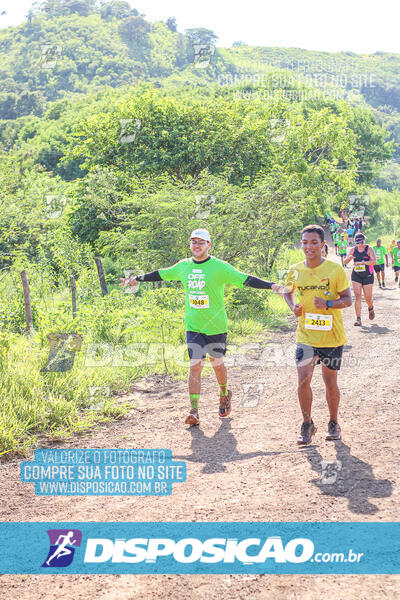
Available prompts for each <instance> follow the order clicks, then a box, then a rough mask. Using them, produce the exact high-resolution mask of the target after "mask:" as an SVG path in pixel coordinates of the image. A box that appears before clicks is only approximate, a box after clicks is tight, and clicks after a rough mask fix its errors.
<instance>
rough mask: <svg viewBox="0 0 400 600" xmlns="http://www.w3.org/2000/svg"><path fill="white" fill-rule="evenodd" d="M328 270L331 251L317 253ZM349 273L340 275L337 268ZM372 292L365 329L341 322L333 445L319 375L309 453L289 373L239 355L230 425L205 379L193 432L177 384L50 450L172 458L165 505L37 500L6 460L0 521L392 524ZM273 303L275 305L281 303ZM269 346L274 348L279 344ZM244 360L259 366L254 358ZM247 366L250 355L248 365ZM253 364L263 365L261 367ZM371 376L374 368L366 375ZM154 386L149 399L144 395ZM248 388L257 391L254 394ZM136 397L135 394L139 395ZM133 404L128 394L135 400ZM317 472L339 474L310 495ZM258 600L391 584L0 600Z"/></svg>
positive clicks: (188, 581)
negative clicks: (174, 474)
mask: <svg viewBox="0 0 400 600" xmlns="http://www.w3.org/2000/svg"><path fill="white" fill-rule="evenodd" d="M329 258H330V259H332V249H331V250H330V257H329ZM347 272H348V274H349V275H350V269H348V270H347ZM387 279H388V282H387V283H388V287H387V289H386V290H380V289H378V286H377V285H376V284H375V291H374V294H375V309H376V319H375V321H373V322H370V321H368V320H367V315H366V313H367V308H366V305H365V303H363V309H362V310H363V317H364V318H363V322H364V324H365V325H364V326H363V327H362V328H355V327H354V326H353V322H354V308H353V307H351V308H348V309H346V310H345V311H343V313H344V321H345V327H346V333H347V337H348V343H347V345H346V352H345V355H344V356H345V359H344V365H343V367H342V370H341V371H340V375H339V381H340V387H341V391H342V397H341V408H340V419H339V420H340V423H341V426H342V434H343V441H342V442H338V443H336V445H335V444H334V443H332V442H326V441H325V439H324V433H325V429H326V425H327V421H328V418H327V417H328V413H327V407H326V402H325V399H324V393H323V384H322V379H321V371H320V368H319V367H317V368H316V371H315V374H314V385H313V389H314V408H313V418H314V422H315V423H316V425H317V427H318V432H317V435H316V437H315V438H314V439H315V442H314V444H313V445H311V446H310V447H308V448H298V447H297V445H296V438H297V435H298V432H299V427H300V424H301V416H300V411H299V408H298V405H297V396H296V370H295V368H294V364H293V363H291V362H290V361H287V360H286V361H283V362H286V364H281V363H282V361H279V360H275V363H274V362H271V353H270V352H269V353H268V352H265V351H264V353H261V352H259V353H258V354H257V353H254V352H253V353H252V354H251V359H249V360H248V361H247V364H245V363H243V360H242V364H240V363H239V362H238V364H237V365H236V366H234V367H231V368H230V369H229V384H230V387H231V388H232V390H233V392H234V396H233V410H232V417H231V418H228V419H226V420H224V421H221V420H220V419H219V417H218V414H217V402H218V400H217V398H218V394H217V384H216V381H215V380H214V378H213V377H209V378H207V379H205V380H204V382H203V387H202V395H201V399H200V407H201V409H200V411H201V412H200V415H201V425H200V428H191V429H187V428H186V426H185V425H184V423H183V421H184V417H185V414H186V410H187V406H188V400H187V390H186V383H184V382H178V383H173V384H170V385H169V386H168V387H166V388H160V387H158V388H157V386H154V383H153V384H152V383H151V382H150V381H149V382H148V383H147V384H146V386H143V384H142V385H141V386H139V387H140V388H141V390H142V391H141V392H140V401H139V409H138V410H137V409H135V410H132V411H131V413H130V414H129V415H128V416H127V417H126V418H125V419H123V420H122V421H120V422H115V423H112V424H109V425H105V426H101V427H100V428H99V429H98V430H96V431H94V432H92V433H91V434H90V435H88V436H86V437H76V438H75V439H73V440H70V441H69V443H68V444H65V443H63V444H61V447H68V446H69V447H71V448H74V447H81V448H91V447H92V448H96V447H97V448H101V447H105V448H171V449H172V452H173V455H174V457H175V458H178V457H179V458H181V459H185V460H187V482H186V483H184V484H174V490H173V493H172V495H171V496H169V497H162V498H159V497H136V498H135V497H128V498H117V497H103V498H102V497H98V498H96V497H80V498H71V497H47V498H46V497H38V496H35V495H34V493H33V486H32V485H31V484H23V483H21V482H20V481H19V461H17V460H14V461H11V462H8V463H5V464H3V465H1V467H0V468H1V474H2V477H1V482H0V494H1V499H2V502H1V507H0V513H1V514H0V517H1V520H2V521H9V520H12V521H136V520H138V521H230V520H231V521H397V520H398V517H399V506H400V497H399V485H398V481H399V418H398V415H399V410H398V404H399V400H400V398H399V396H400V392H399V390H400V374H399V368H398V360H396V358H395V357H396V356H397V357H398V356H399V351H400V302H399V298H400V289H399V288H395V287H394V283H393V281H394V276H393V271H392V270H391V269H388V270H387ZM282 301H283V300H282ZM294 328H295V319H292V320H291V330H290V331H288V332H285V333H280V334H277V335H273V336H272V337H269V338H268V339H267V336H266V338H265V342H264V343H265V344H268V343H270V342H271V341H272V342H274V343H276V348H277V350H276V351H274V352H273V353H272V356H275V358H276V356H279V355H280V354H279V353H282V352H283V354H284V353H285V352H287V350H288V348H290V347H293V343H294V341H295V338H294ZM279 344H282V346H279ZM257 356H259V358H258V359H257ZM249 357H250V355H249ZM265 357H267V358H268V357H269V358H270V360H269V361H266V360H265ZM372 367H375V369H374V370H373V369H372ZM254 383H259V384H263V385H264V388H263V391H262V394H261V397H260V401H259V403H258V405H257V406H255V407H250V406H246V402H244V403H243V387H242V386H243V384H244V385H248V384H254ZM151 385H153V387H149V386H151ZM259 389H260V388H259ZM143 390H145V391H143ZM134 395H135V396H136V395H137V390H136V391H135V392H134ZM321 460H326V461H330V462H333V461H336V460H340V461H341V463H342V468H341V471H340V473H339V475H338V479H337V481H336V483H335V484H330V485H323V484H322V483H321V481H322V480H321V469H322V467H321ZM60 595H62V596H63V597H69V598H74V599H76V600H78V599H88V598H99V599H104V600H105V599H113V598H119V599H121V600H125V599H136V598H145V599H153V598H169V597H170V598H174V599H175V598H177V599H180V598H182V599H183V598H185V599H187V598H194V599H197V598H199V599H210V598H211V599H214V598H215V599H217V598H218V599H219V600H220V599H225V598H235V599H236V598H256V599H259V598H266V599H267V598H268V599H281V598H282V599H288V600H289V599H292V600H295V599H297V598H299V599H300V598H301V600H308V599H317V598H324V600H330V599H332V600H333V599H335V600H350V599H353V598H354V599H356V598H357V599H358V600H362V599H367V598H368V600H369V599H370V598H374V599H380V598H390V599H394V598H400V576H392V575H390V576H389V575H388V576H365V575H364V576H350V575H347V576H333V575H331V576H304V575H301V576H300V575H299V576H294V575H279V576H276V575H275V576H270V575H261V576H260V575H234V576H229V575H221V576H220V575H214V576H212V577H210V576H206V575H198V576H189V575H185V576H184V575H158V576H150V575H141V576H137V575H136V576H133V575H120V576H112V575H96V576H88V575H80V576H78V575H69V576H63V575H53V576H50V575H47V576H46V577H42V576H32V575H30V576H17V575H14V576H9V575H6V576H2V577H0V597H1V598H5V597H11V598H16V597H18V598H19V599H20V600H22V599H25V598H27V599H28V598H29V599H32V600H36V599H53V598H54V599H55V598H59V597H60Z"/></svg>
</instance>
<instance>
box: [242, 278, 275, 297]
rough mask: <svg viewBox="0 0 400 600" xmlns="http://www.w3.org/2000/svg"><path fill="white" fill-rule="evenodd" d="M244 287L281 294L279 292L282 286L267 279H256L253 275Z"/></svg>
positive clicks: (245, 282)
mask: <svg viewBox="0 0 400 600" xmlns="http://www.w3.org/2000/svg"><path fill="white" fill-rule="evenodd" d="M243 285H247V286H248V287H252V288H257V289H259V290H273V291H274V292H277V293H279V290H280V288H281V287H282V286H280V285H277V284H276V283H274V282H273V281H265V279H260V278H259V277H254V276H253V275H249V276H248V277H247V279H246V281H244V283H243Z"/></svg>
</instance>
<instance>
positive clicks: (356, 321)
mask: <svg viewBox="0 0 400 600" xmlns="http://www.w3.org/2000/svg"><path fill="white" fill-rule="evenodd" d="M354 325H357V326H358V327H361V317H357V319H356V320H355V323H354Z"/></svg>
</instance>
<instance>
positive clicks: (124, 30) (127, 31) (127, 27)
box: [118, 17, 151, 46]
mask: <svg viewBox="0 0 400 600" xmlns="http://www.w3.org/2000/svg"><path fill="white" fill-rule="evenodd" d="M150 29H151V27H150V24H149V23H148V22H147V21H146V20H145V19H143V17H128V18H127V19H124V20H123V21H122V23H121V24H120V25H119V27H118V31H119V33H120V35H121V36H123V37H124V38H125V39H126V41H127V42H128V43H133V44H135V45H139V46H145V45H147V43H148V33H149V31H150Z"/></svg>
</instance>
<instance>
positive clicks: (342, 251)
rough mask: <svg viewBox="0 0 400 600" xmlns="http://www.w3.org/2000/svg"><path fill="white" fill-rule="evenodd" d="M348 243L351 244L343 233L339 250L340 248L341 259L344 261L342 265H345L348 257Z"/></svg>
mask: <svg viewBox="0 0 400 600" xmlns="http://www.w3.org/2000/svg"><path fill="white" fill-rule="evenodd" d="M348 245H349V242H348V241H347V240H345V238H344V233H342V234H341V236H340V240H339V242H338V250H339V256H340V260H341V261H342V267H344V266H345V264H344V259H345V258H346V255H347V246H348Z"/></svg>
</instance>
